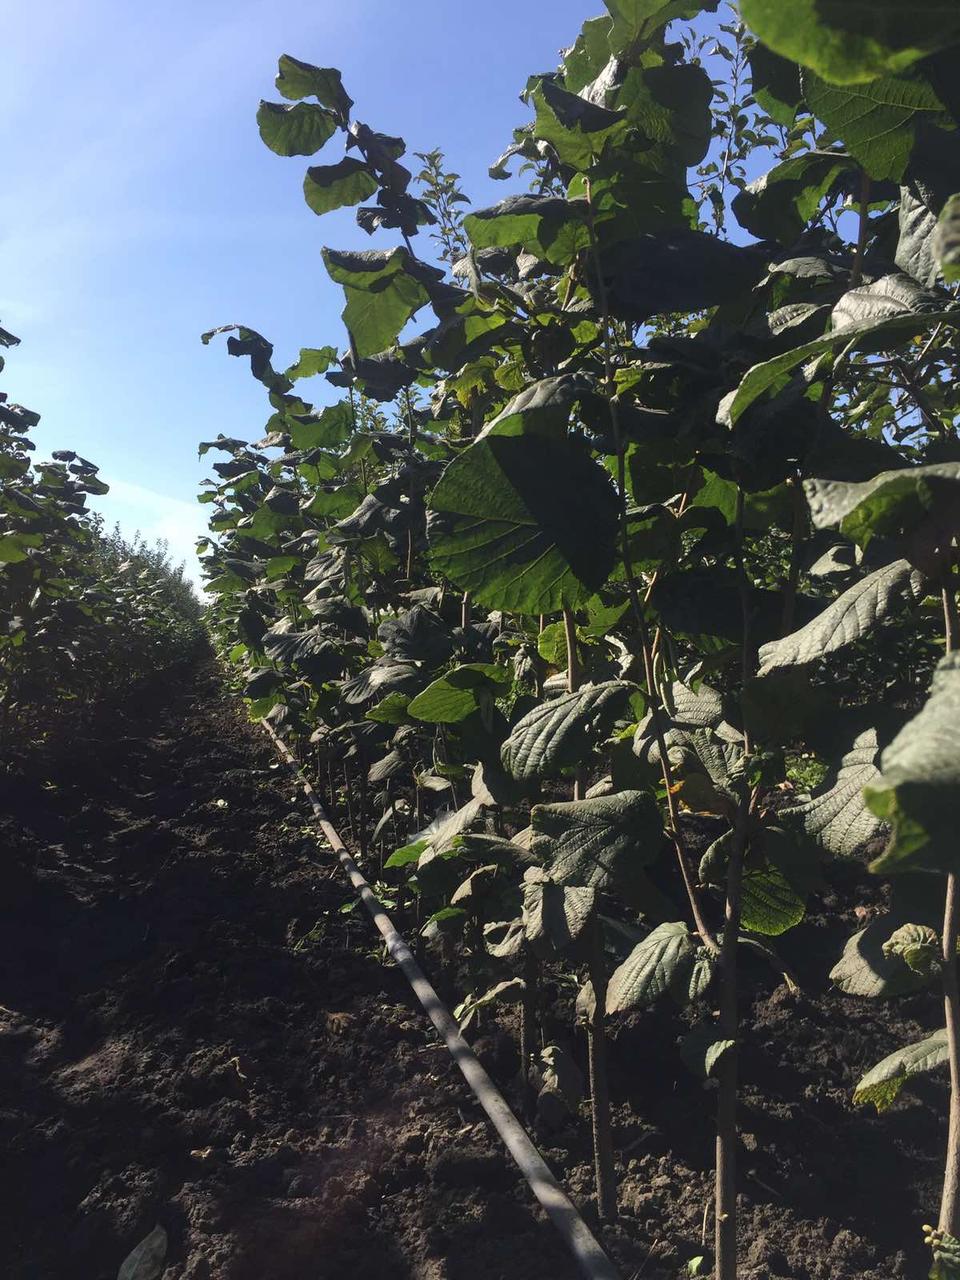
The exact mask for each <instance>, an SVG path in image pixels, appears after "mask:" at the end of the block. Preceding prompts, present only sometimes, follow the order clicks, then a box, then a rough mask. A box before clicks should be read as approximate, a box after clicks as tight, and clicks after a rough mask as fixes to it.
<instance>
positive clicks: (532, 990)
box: [520, 949, 540, 1120]
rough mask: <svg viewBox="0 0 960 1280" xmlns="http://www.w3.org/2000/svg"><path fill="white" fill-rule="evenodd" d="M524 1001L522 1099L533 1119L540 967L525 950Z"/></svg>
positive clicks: (521, 1071) (521, 1008)
mask: <svg viewBox="0 0 960 1280" xmlns="http://www.w3.org/2000/svg"><path fill="white" fill-rule="evenodd" d="M523 981H524V990H523V1001H522V1002H521V1005H520V1097H521V1102H522V1105H523V1111H524V1115H525V1116H526V1117H527V1119H528V1120H532V1119H533V1115H534V1109H535V1098H534V1093H533V1086H532V1085H531V1083H530V1068H531V1066H532V1065H533V1056H534V1053H535V1052H536V1044H537V986H538V983H539V981H540V966H539V965H538V964H537V959H536V956H535V955H534V954H533V952H532V951H529V950H527V949H525V950H524V955H523Z"/></svg>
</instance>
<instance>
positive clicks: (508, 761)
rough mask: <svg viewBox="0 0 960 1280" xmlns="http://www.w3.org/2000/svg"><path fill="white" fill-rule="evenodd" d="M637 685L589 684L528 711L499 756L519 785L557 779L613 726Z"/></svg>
mask: <svg viewBox="0 0 960 1280" xmlns="http://www.w3.org/2000/svg"><path fill="white" fill-rule="evenodd" d="M632 692H635V689H634V686H633V685H629V684H626V683H624V682H623V681H620V680H611V681H608V682H607V683H605V684H591V685H585V686H584V687H583V688H582V689H578V690H577V692H576V693H567V694H564V695H563V696H562V697H560V698H554V699H553V700H551V701H550V702H544V703H542V704H541V705H540V706H537V707H534V708H533V710H532V711H528V712H527V714H526V715H525V716H523V717H522V719H520V720H518V721H517V723H516V724H515V725H514V727H513V729H512V731H511V733H510V736H509V738H507V740H506V742H504V744H503V747H502V749H501V752H500V756H501V759H502V761H503V767H504V768H505V769H506V771H507V772H508V773H510V774H512V775H513V777H515V778H517V779H518V780H521V781H523V780H527V779H532V778H539V777H544V776H549V775H551V774H554V775H555V774H558V773H559V772H560V771H561V770H562V769H563V768H565V767H567V766H570V765H573V764H576V763H577V762H578V761H579V760H580V759H582V757H583V756H584V755H585V753H586V752H587V751H589V749H590V747H591V746H592V745H593V744H594V743H595V742H597V741H599V739H600V738H601V737H603V736H604V735H605V734H606V733H607V732H609V730H610V729H611V728H612V726H613V722H614V720H615V719H616V717H617V715H618V713H619V712H620V711H621V710H622V709H623V708H624V707H625V706H626V703H627V699H628V697H629V696H630V694H631V693H632Z"/></svg>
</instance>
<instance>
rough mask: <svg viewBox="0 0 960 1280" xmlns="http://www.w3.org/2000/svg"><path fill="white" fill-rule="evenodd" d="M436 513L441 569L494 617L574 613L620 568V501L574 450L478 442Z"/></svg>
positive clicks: (432, 528) (550, 444)
mask: <svg viewBox="0 0 960 1280" xmlns="http://www.w3.org/2000/svg"><path fill="white" fill-rule="evenodd" d="M429 505H430V510H431V512H432V515H431V520H430V525H429V529H428V537H429V543H430V559H431V562H432V564H433V567H434V569H435V570H436V572H438V573H439V574H441V575H443V576H444V577H445V578H447V579H448V580H449V581H450V582H452V583H454V584H455V585H456V586H458V587H460V588H461V589H462V590H464V591H470V592H472V593H473V595H474V597H475V598H476V599H477V600H478V601H479V602H480V603H481V604H484V605H487V606H488V607H490V608H494V609H508V610H510V611H511V612H516V613H526V614H539V613H555V612H557V611H559V610H560V609H561V608H564V607H569V608H574V607H576V606H577V605H578V604H581V603H583V602H584V601H586V600H587V599H589V598H590V596H591V595H593V594H594V592H595V591H597V590H598V589H599V588H600V587H601V586H602V585H603V583H604V582H605V581H606V579H607V575H608V574H609V573H610V570H611V569H612V568H613V565H614V560H615V557H616V533H617V503H616V495H615V493H614V490H613V487H612V485H611V484H610V481H609V478H608V476H607V475H606V473H605V472H604V471H603V469H602V468H601V467H599V466H598V465H597V464H596V463H595V462H593V461H592V460H591V459H590V458H589V456H587V455H586V454H585V452H584V451H583V449H582V448H581V447H580V446H579V445H577V444H575V443H572V442H568V441H566V440H544V439H539V438H535V437H532V436H513V437H511V436H492V437H488V438H486V439H483V440H479V441H477V442H476V443H475V444H473V445H471V447H470V448H469V449H467V450H465V451H464V452H463V453H462V454H461V455H460V456H459V457H458V458H456V459H454V461H453V462H451V463H450V465H449V466H448V467H447V469H446V471H445V472H444V473H443V475H442V476H441V478H440V481H439V482H438V484H437V485H436V487H435V488H434V490H433V493H432V495H431V498H430V504H429Z"/></svg>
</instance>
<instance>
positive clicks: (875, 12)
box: [740, 0, 960, 84]
mask: <svg viewBox="0 0 960 1280" xmlns="http://www.w3.org/2000/svg"><path fill="white" fill-rule="evenodd" d="M740 13H741V16H742V17H743V20H744V22H745V23H746V24H747V26H748V27H750V29H751V30H752V31H754V32H755V33H756V34H757V35H758V36H759V37H760V39H761V40H762V41H763V43H764V44H765V45H767V46H768V47H769V48H771V49H773V50H774V51H775V52H776V53H779V54H782V55H783V56H784V57H785V58H792V59H793V60H794V61H795V62H799V63H801V64H802V65H803V66H805V67H812V68H813V69H814V70H815V71H817V72H818V73H819V74H820V75H822V76H823V77H824V78H825V79H826V80H830V81H832V82H833V83H835V84H855V83H861V82H864V81H867V80H875V79H876V78H877V77H878V76H882V75H885V74H887V73H890V72H897V71H903V70H904V69H905V68H906V67H909V66H911V65H912V64H913V63H914V62H916V61H917V60H918V59H919V58H923V57H925V56H926V55H927V54H929V53H934V52H936V50H938V49H944V48H946V47H947V46H949V45H951V44H953V43H955V42H956V41H958V40H960V13H958V12H957V6H956V4H955V3H954V0H919V3H917V4H905V3H904V0H790V3H789V4H784V3H782V0H741V4H740Z"/></svg>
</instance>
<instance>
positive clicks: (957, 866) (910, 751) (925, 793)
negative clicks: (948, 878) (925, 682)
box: [866, 653, 960, 874]
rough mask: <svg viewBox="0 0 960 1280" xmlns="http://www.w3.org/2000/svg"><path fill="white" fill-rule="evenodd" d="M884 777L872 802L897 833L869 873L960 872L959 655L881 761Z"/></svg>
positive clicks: (945, 662) (870, 793)
mask: <svg viewBox="0 0 960 1280" xmlns="http://www.w3.org/2000/svg"><path fill="white" fill-rule="evenodd" d="M880 775H881V776H880V777H879V778H878V779H877V780H876V781H875V782H874V783H872V784H871V785H870V786H869V787H868V788H867V790H866V798H867V804H868V805H869V806H870V808H871V810H872V811H873V812H874V813H875V814H876V815H877V817H879V818H882V819H883V820H884V821H885V822H889V823H890V825H891V827H892V828H893V832H892V835H891V838H890V843H889V844H888V846H887V848H886V849H885V850H884V851H883V853H882V854H881V855H880V857H879V858H877V859H876V860H875V861H874V862H872V863H871V864H870V870H871V871H875V872H877V873H880V874H891V873H893V872H897V871H908V870H913V869H922V870H927V871H947V872H953V871H956V870H960V844H958V841H957V812H958V804H960V654H956V653H954V654H948V655H947V656H946V657H945V658H943V659H942V660H941V661H940V662H939V663H938V665H937V668H936V671H935V672H934V676H933V685H932V687H931V690H930V696H929V698H928V699H927V701H926V703H925V704H924V706H923V709H922V710H921V711H920V713H919V714H918V715H916V716H914V717H913V719H912V720H909V721H908V722H907V723H906V724H905V725H904V727H903V728H902V729H901V730H900V732H899V733H898V734H897V736H896V737H895V738H894V740H893V741H892V742H891V743H890V745H889V746H888V747H887V748H886V750H885V751H884V752H883V755H882V756H881V757H880Z"/></svg>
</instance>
